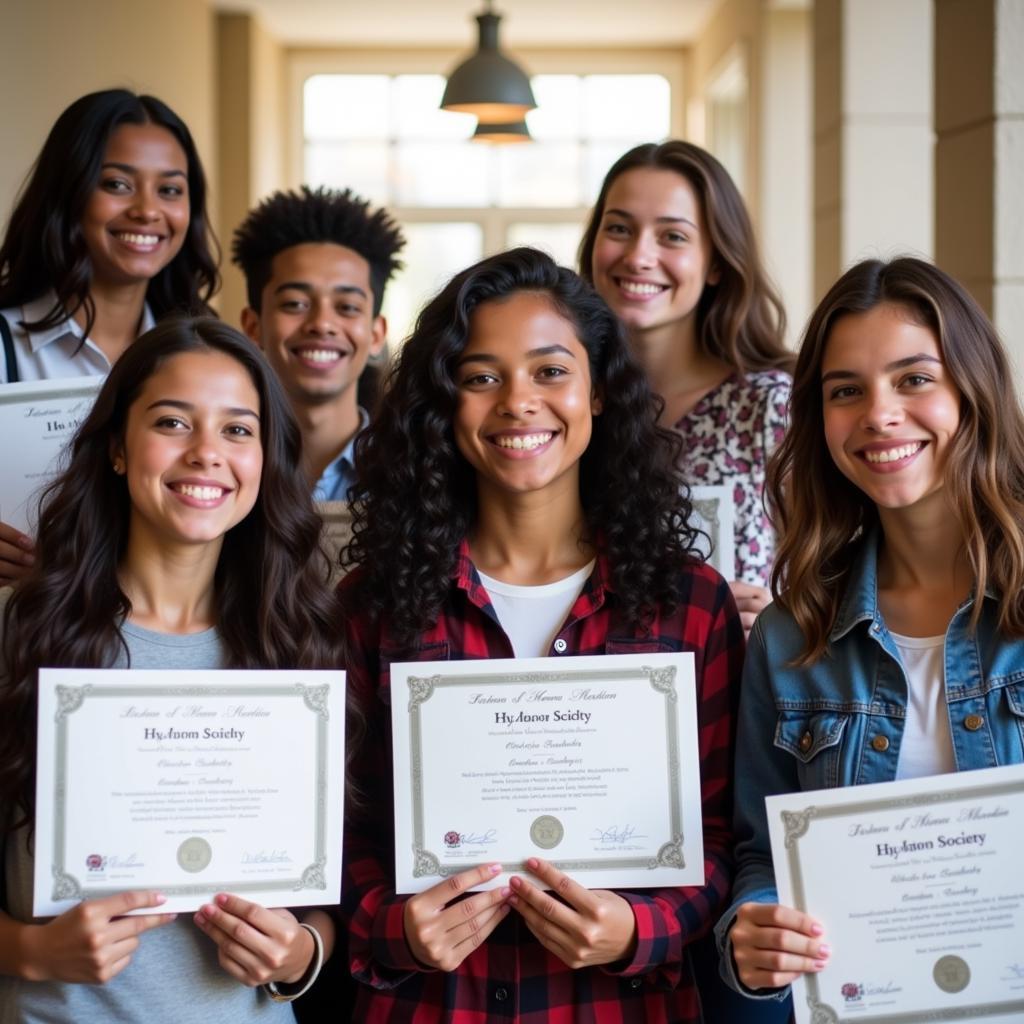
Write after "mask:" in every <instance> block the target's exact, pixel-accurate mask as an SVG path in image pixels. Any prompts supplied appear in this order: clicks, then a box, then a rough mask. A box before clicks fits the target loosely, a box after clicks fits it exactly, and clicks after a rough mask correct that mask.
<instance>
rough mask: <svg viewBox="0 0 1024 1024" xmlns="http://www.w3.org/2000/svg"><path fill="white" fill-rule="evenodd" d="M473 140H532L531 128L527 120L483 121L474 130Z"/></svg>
mask: <svg viewBox="0 0 1024 1024" xmlns="http://www.w3.org/2000/svg"><path fill="white" fill-rule="evenodd" d="M472 141H473V142H532V141H533V139H532V137H531V136H530V129H529V128H527V127H526V122H525V121H513V122H511V123H510V124H484V123H483V122H482V121H481V122H480V123H479V124H478V125H477V126H476V131H475V132H473V138H472Z"/></svg>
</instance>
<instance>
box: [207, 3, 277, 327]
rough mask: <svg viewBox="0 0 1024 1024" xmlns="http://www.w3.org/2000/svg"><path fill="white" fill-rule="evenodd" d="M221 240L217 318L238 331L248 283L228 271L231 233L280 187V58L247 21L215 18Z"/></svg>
mask: <svg viewBox="0 0 1024 1024" xmlns="http://www.w3.org/2000/svg"><path fill="white" fill-rule="evenodd" d="M216 39H217V43H216V51H217V123H218V126H219V135H218V152H219V154H220V159H219V161H218V165H217V183H218V189H219V192H220V207H219V213H220V217H219V221H218V234H219V235H220V238H221V242H222V245H223V249H224V260H223V264H222V267H221V274H222V276H223V287H222V290H221V295H220V303H219V306H220V311H221V315H222V316H223V317H224V319H225V320H227V321H228V322H229V323H231V324H234V325H236V326H237V325H238V320H239V313H240V311H241V309H242V307H243V306H244V305H245V304H246V301H245V282H244V280H243V278H242V275H241V273H240V272H239V271H238V270H237V268H235V267H234V266H233V265H232V264H231V234H232V232H233V231H234V229H235V228H236V227H237V226H238V225H239V224H240V223H241V221H242V219H243V218H244V217H245V214H246V212H247V211H248V210H249V208H250V207H252V206H253V205H254V204H255V203H256V202H258V200H259V199H260V198H262V197H263V196H265V195H267V194H268V193H270V192H273V191H274V190H275V189H279V188H281V187H282V186H283V185H284V180H285V159H284V152H285V147H284V145H283V139H284V136H285V131H284V128H285V125H284V113H283V111H284V109H285V94H284V88H285V86H284V56H283V51H282V48H281V46H280V44H279V43H278V42H277V41H276V40H275V39H273V38H272V37H271V36H270V35H269V34H268V33H267V32H266V30H265V29H264V28H263V26H262V24H261V23H260V21H259V19H258V18H256V17H255V16H252V15H248V14H219V15H218V16H217V33H216Z"/></svg>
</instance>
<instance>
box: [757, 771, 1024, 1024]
mask: <svg viewBox="0 0 1024 1024" xmlns="http://www.w3.org/2000/svg"><path fill="white" fill-rule="evenodd" d="M766 806H767V812H768V825H769V829H770V831H771V840H772V859H773V862H774V865H775V877H776V882H777V888H778V891H779V902H780V903H782V904H784V905H787V906H794V907H796V908H797V909H798V910H802V911H804V912H805V913H808V914H810V915H811V916H813V917H815V918H816V919H817V920H819V921H820V922H821V923H822V926H823V927H824V929H825V940H826V941H827V942H828V944H829V945H830V946H831V947H832V955H831V956H830V957H829V959H828V964H827V966H826V967H825V968H824V970H822V971H819V972H816V973H811V974H805V975H802V976H801V977H800V978H798V979H797V981H796V982H794V984H793V1003H794V1008H795V1011H796V1019H797V1022H798V1024H812V1022H814V1024H816V1022H818V1021H830V1022H832V1024H846V1022H848V1021H849V1022H852V1021H870V1022H871V1024H897V1022H899V1024H919V1022H920V1024H924V1022H927V1021H936V1020H950V1021H954V1020H955V1021H985V1024H1010V1022H1011V1021H1013V1022H1017V1024H1019V1022H1020V1021H1022V1020H1024V953H1022V951H1024V883H1022V882H1021V872H1020V837H1021V836H1022V835H1024V765H1016V766H1013V767H1006V768H986V769H982V770H980V771H965V772H957V773H955V774H953V775H937V776H931V777H928V778H920V779H912V780H906V781H901V782H888V783H877V784H873V785H867V786H846V787H843V788H839V789H829V790H817V791H813V792H812V791H809V792H798V793H789V794H786V795H784V796H770V797H768V798H767V800H766ZM837 878H839V879H841V880H842V884H841V885H836V879H837Z"/></svg>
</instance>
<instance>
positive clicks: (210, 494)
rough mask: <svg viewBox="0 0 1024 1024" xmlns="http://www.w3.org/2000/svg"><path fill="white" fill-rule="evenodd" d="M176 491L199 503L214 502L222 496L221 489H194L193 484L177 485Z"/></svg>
mask: <svg viewBox="0 0 1024 1024" xmlns="http://www.w3.org/2000/svg"><path fill="white" fill-rule="evenodd" d="M176 490H177V491H178V493H179V494H184V495H185V496H186V497H189V498H197V499H198V500H199V501H216V500H217V498H219V497H221V496H222V495H223V494H224V488H223V487H196V486H194V485H193V484H178V485H177V487H176Z"/></svg>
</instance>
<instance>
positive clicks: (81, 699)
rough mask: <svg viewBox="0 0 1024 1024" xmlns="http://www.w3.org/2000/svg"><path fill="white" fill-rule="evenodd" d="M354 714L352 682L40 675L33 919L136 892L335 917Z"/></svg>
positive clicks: (132, 673) (227, 675)
mask: <svg viewBox="0 0 1024 1024" xmlns="http://www.w3.org/2000/svg"><path fill="white" fill-rule="evenodd" d="M344 709H345V700H344V673H343V672H312V671H299V670H295V671H291V670H289V671H239V670H223V671H177V670H175V671H170V670H158V671H143V670H115V669H42V670H41V671H40V673H39V733H38V736H39V741H38V755H37V765H38V767H37V781H36V830H35V840H36V848H35V888H34V897H35V900H34V908H35V914H36V916H47V915H50V914H59V913H61V912H62V911H64V910H66V909H67V908H68V907H70V906H73V905H74V904H75V903H77V902H78V901H79V900H82V899H92V898H96V897H101V896H109V895H113V894H114V893H118V892H124V891H125V890H128V889H156V890H159V891H160V892H162V893H163V894H164V895H165V896H166V897H167V903H166V904H164V905H163V907H162V908H161V911H164V910H166V911H188V910H195V909H197V908H198V907H200V906H201V905H202V904H203V903H206V902H209V900H210V898H211V897H212V896H213V895H214V894H215V893H217V892H221V891H227V892H233V893H237V894H238V895H241V896H244V897H245V898H246V899H250V900H253V901H255V902H258V903H262V904H264V905H266V906H277V907H281V906H287V907H294V906H308V905H316V904H327V903H337V902H338V900H339V894H340V885H341V843H342V809H343V805H344V764H345V758H344V740H345V718H344V715H345V710H344ZM147 912H151V911H147Z"/></svg>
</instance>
